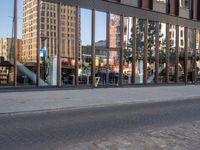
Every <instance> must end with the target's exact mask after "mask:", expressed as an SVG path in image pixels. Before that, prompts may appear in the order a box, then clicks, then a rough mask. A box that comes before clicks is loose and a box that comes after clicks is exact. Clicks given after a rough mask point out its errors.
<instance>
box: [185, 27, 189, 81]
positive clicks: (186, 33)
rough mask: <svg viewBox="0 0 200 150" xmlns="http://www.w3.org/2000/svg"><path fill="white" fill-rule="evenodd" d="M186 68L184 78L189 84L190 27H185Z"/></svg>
mask: <svg viewBox="0 0 200 150" xmlns="http://www.w3.org/2000/svg"><path fill="white" fill-rule="evenodd" d="M184 36H185V64H184V65H185V66H184V68H185V69H184V70H185V72H184V76H185V84H186V83H187V77H188V68H187V65H188V48H189V47H188V27H185V34H184Z"/></svg>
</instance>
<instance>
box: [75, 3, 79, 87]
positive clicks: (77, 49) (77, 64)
mask: <svg viewBox="0 0 200 150" xmlns="http://www.w3.org/2000/svg"><path fill="white" fill-rule="evenodd" d="M75 38H76V39H75V85H76V86H77V85H79V77H78V69H79V63H78V61H79V58H78V57H79V6H76V28H75Z"/></svg>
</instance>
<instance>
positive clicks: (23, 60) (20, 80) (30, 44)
mask: <svg viewBox="0 0 200 150" xmlns="http://www.w3.org/2000/svg"><path fill="white" fill-rule="evenodd" d="M18 3H19V5H18V7H19V8H18V10H19V18H23V20H20V21H19V25H20V26H22V28H23V29H22V28H21V29H19V31H18V32H19V34H20V35H22V45H21V47H20V49H19V50H18V54H19V55H18V61H17V85H18V86H24V85H35V84H36V77H37V30H36V27H37V26H36V24H37V19H36V18H37V17H35V18H34V17H30V16H35V14H37V11H36V10H37V9H36V8H37V1H34V2H33V1H29V0H25V1H23V0H19V1H18ZM30 9H32V10H33V11H30ZM30 22H31V23H30ZM41 68H42V67H41ZM42 77H43V76H42ZM40 84H41V85H45V84H46V83H45V81H44V79H41V80H40Z"/></svg>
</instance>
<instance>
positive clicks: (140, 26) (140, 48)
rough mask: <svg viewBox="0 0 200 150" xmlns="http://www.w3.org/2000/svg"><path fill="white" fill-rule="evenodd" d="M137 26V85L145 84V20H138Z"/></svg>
mask: <svg viewBox="0 0 200 150" xmlns="http://www.w3.org/2000/svg"><path fill="white" fill-rule="evenodd" d="M136 26H137V27H136V30H137V34H136V62H135V63H136V70H135V71H136V83H137V84H141V83H143V62H144V29H145V20H143V19H137V23H136Z"/></svg>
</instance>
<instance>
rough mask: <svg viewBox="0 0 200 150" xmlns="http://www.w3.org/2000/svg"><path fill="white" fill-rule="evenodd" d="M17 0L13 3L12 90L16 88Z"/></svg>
mask: <svg viewBox="0 0 200 150" xmlns="http://www.w3.org/2000/svg"><path fill="white" fill-rule="evenodd" d="M17 17H18V0H15V1H14V81H13V86H14V88H16V87H17V53H18V52H17V33H18V31H17V30H18V23H17Z"/></svg>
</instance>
